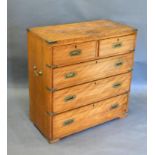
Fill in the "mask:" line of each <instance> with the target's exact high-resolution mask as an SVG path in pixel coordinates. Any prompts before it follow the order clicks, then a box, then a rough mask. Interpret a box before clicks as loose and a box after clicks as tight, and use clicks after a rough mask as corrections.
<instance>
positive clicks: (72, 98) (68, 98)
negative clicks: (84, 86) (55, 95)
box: [64, 95, 76, 102]
mask: <svg viewBox="0 0 155 155" xmlns="http://www.w3.org/2000/svg"><path fill="white" fill-rule="evenodd" d="M75 98H76V96H75V95H69V96H66V97H65V98H64V101H65V102H68V101H70V100H74V99H75Z"/></svg>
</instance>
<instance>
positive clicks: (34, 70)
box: [33, 65, 43, 76]
mask: <svg viewBox="0 0 155 155" xmlns="http://www.w3.org/2000/svg"><path fill="white" fill-rule="evenodd" d="M33 72H34V75H35V76H42V74H43V72H42V71H41V70H40V71H37V66H35V65H34V66H33Z"/></svg>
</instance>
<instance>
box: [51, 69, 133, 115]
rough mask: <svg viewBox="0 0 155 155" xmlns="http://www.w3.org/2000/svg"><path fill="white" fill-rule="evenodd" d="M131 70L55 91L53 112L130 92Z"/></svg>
mask: <svg viewBox="0 0 155 155" xmlns="http://www.w3.org/2000/svg"><path fill="white" fill-rule="evenodd" d="M130 80H131V72H129V73H125V74H121V75H117V76H113V77H110V78H106V79H102V80H97V81H93V82H90V83H86V84H83V85H78V86H74V87H70V88H66V89H63V90H59V91H56V92H54V93H53V112H56V113H60V112H63V111H67V110H71V109H74V108H77V107H80V106H84V105H87V104H90V103H93V102H97V101H100V100H103V99H106V98H110V97H112V96H116V95H119V94H122V93H124V92H128V91H129V89H130Z"/></svg>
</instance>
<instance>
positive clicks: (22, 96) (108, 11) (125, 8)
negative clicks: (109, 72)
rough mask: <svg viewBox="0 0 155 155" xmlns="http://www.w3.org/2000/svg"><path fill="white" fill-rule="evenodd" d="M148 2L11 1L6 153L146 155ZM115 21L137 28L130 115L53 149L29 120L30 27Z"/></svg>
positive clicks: (57, 145) (131, 0)
mask: <svg viewBox="0 0 155 155" xmlns="http://www.w3.org/2000/svg"><path fill="white" fill-rule="evenodd" d="M146 5H147V2H146V0H8V154H10V155H21V154H22V155H24V154H25V155H27V154H29V155H33V154H38V155H42V154H47V155H48V154H50V155H51V154H53V155H62V154H64V155H79V154H86V155H87V154H89V155H96V154H97V155H100V154H101V155H102V154H106V155H117V154H118V155H120V154H126V155H139V154H140V155H146V84H147V83H146V81H147V78H146V63H147V62H146V56H147V54H146V46H147V45H146V27H147V25H146V20H147V19H146ZM104 18H106V19H111V20H115V21H119V22H122V23H125V24H129V25H132V26H134V27H136V28H138V38H137V46H136V51H135V66H134V72H133V80H132V87H131V95H130V100H129V116H128V117H127V118H126V119H123V120H122V119H121V120H116V121H112V122H109V123H106V124H103V125H100V126H97V127H94V128H92V129H89V130H87V131H86V132H85V131H84V132H80V133H79V134H75V135H73V136H69V137H68V138H65V139H64V140H62V141H60V142H59V143H56V144H54V145H49V144H48V143H47V142H46V140H45V139H44V138H43V137H42V135H41V134H40V133H39V131H38V130H37V129H36V128H35V127H34V126H33V124H32V123H31V122H30V121H29V118H28V102H29V101H28V78H27V41H26V40H27V36H26V28H28V27H34V26H44V25H52V24H62V23H70V22H80V21H85V20H96V19H104Z"/></svg>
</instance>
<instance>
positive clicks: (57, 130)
mask: <svg viewBox="0 0 155 155" xmlns="http://www.w3.org/2000/svg"><path fill="white" fill-rule="evenodd" d="M127 107H128V106H127V95H121V96H117V97H114V98H110V99H107V100H104V101H100V102H98V103H95V104H91V105H88V106H84V107H81V108H78V109H75V110H72V111H69V112H65V113H62V114H59V115H55V116H54V117H53V136H54V139H55V138H61V137H64V136H67V135H70V134H73V133H76V132H79V131H81V130H84V129H86V128H89V127H92V126H95V125H97V124H100V123H103V122H106V121H109V120H112V119H114V118H118V117H121V116H122V115H123V114H124V113H125V112H127Z"/></svg>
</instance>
